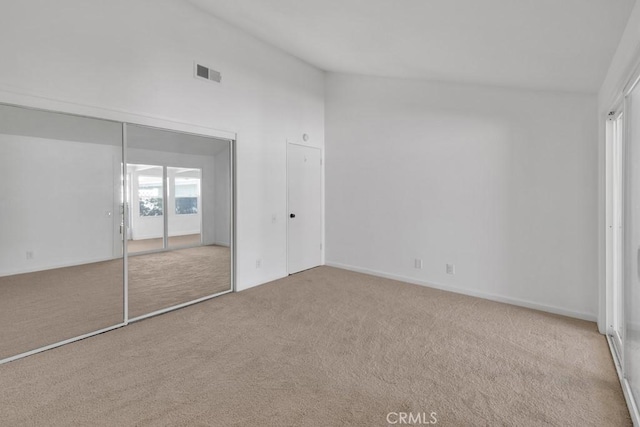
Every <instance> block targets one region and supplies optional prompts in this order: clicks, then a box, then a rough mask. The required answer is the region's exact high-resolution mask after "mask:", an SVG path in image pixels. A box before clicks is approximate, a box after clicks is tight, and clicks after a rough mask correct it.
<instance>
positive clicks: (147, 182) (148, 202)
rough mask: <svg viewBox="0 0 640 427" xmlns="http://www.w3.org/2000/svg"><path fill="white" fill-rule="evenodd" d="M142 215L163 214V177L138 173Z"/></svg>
mask: <svg viewBox="0 0 640 427" xmlns="http://www.w3.org/2000/svg"><path fill="white" fill-rule="evenodd" d="M138 200H139V204H140V216H162V214H163V211H164V203H163V194H162V178H161V177H154V176H145V175H138Z"/></svg>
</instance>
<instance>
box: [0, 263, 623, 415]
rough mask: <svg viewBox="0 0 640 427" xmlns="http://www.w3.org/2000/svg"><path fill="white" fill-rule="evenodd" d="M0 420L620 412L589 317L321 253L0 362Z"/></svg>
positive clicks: (608, 361) (620, 401)
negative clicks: (246, 285)
mask: <svg viewBox="0 0 640 427" xmlns="http://www.w3.org/2000/svg"><path fill="white" fill-rule="evenodd" d="M0 384H2V387H0V408H2V411H0V425H8V426H14V425H47V426H49V425H53V426H55V425H92V426H101V425H103V426H111V425H113V426H133V425H141V426H165V425H180V426H194V425H195V426H204V425H212V426H348V425H357V426H386V425H387V422H386V416H387V413H389V412H401V411H414V413H415V412H427V413H429V412H431V411H433V412H436V414H437V419H438V424H437V425H442V426H488V425H491V426H493V425H496V426H503V425H504V426H542V425H546V426H628V425H630V419H629V416H628V412H627V409H626V407H625V403H624V399H623V396H622V392H621V390H620V386H619V383H618V380H617V378H616V374H615V371H614V367H613V363H612V360H611V357H610V355H609V352H608V348H607V344H606V341H605V338H604V337H603V336H602V335H600V334H598V332H597V330H596V326H595V324H594V323H591V322H585V321H580V320H574V319H569V318H565V317H561V316H555V315H550V314H545V313H541V312H537V311H533V310H528V309H524V308H518V307H514V306H509V305H505V304H499V303H495V302H490V301H486V300H481V299H476V298H472V297H466V296H462V295H456V294H452V293H447V292H443V291H438V290H433V289H429V288H424V287H420V286H415V285H409V284H403V283H399V282H394V281H391V280H386V279H380V278H374V277H370V276H366V275H361V274H357V273H350V272H346V271H342V270H338V269H333V268H329V267H321V268H317V269H314V270H310V271H307V272H303V273H300V274H297V275H294V276H291V277H289V278H286V279H282V280H279V281H276V282H274V283H270V284H267V285H263V286H260V287H257V288H253V289H250V290H248V291H245V292H241V293H238V294H230V295H225V296H223V297H220V298H216V299H213V300H210V301H207V302H204V303H201V304H197V305H195V306H192V307H188V308H185V309H182V310H178V311H175V312H172V313H169V314H165V315H162V316H158V317H154V318H152V319H148V320H144V321H141V322H139V323H135V324H133V325H130V326H128V327H126V328H123V329H119V330H117V331H112V332H108V333H106V334H102V335H100V336H98V337H93V338H89V339H87V340H84V341H81V342H79V343H74V344H71V345H68V346H64V347H61V348H58V349H55V350H51V351H48V352H45V353H42V354H38V355H35V356H31V357H29V358H27V359H22V360H20V361H16V362H12V363H9V364H6V365H2V366H0Z"/></svg>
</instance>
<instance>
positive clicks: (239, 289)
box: [236, 274, 288, 292]
mask: <svg viewBox="0 0 640 427" xmlns="http://www.w3.org/2000/svg"><path fill="white" fill-rule="evenodd" d="M287 276H288V275H287V274H285V275H284V276H283V275H281V274H276V275H273V276H271V277H267V278H266V279H260V280H259V281H255V282H247V283H244V284H242V285H240V284H238V283H237V282H236V292H242V291H246V290H247V289H251V288H255V287H256V286H261V285H266V284H267V283H271V282H275V281H276V280H280V279H284V278H285V277H287Z"/></svg>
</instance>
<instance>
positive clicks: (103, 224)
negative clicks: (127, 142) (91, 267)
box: [0, 133, 122, 276]
mask: <svg viewBox="0 0 640 427" xmlns="http://www.w3.org/2000/svg"><path fill="white" fill-rule="evenodd" d="M116 136H117V133H116ZM116 141H117V140H116ZM121 153H122V149H121V147H119V146H117V145H115V146H114V145H109V144H95V143H93V144H92V143H84V142H75V141H61V140H51V139H45V138H34V137H30V136H16V135H0V182H1V183H3V186H2V192H0V206H2V207H3V208H2V221H0V236H2V238H1V239H0V276H4V275H10V274H18V273H25V272H30V271H38V270H43V269H49V268H56V267H63V266H70V265H78V264H84V263H90V262H97V261H105V260H108V259H112V258H117V257H119V256H121V255H122V251H121V250H118V248H117V247H116V242H117V243H119V244H120V245H122V243H121V240H120V234H119V231H117V232H114V230H115V229H116V228H118V229H119V224H120V216H119V215H118V209H119V198H118V197H117V196H119V181H120V162H121ZM70 182H75V184H74V185H69V183H70ZM27 253H30V254H31V256H27Z"/></svg>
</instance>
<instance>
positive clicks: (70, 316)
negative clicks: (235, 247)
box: [0, 246, 231, 425]
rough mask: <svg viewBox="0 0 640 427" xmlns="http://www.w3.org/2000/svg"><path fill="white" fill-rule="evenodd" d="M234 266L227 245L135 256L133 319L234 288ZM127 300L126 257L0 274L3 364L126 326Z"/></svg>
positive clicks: (0, 354) (131, 280)
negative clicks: (66, 342) (69, 340)
mask: <svg viewBox="0 0 640 427" xmlns="http://www.w3.org/2000/svg"><path fill="white" fill-rule="evenodd" d="M230 269H231V268H230V251H229V248H226V247H222V246H201V247H197V248H189V249H179V250H175V251H170V252H162V253H154V254H147V255H137V256H132V257H129V299H130V300H129V313H130V314H129V317H130V318H131V317H134V316H139V315H142V314H147V313H150V312H153V311H156V310H159V309H162V308H167V307H170V306H173V305H176V304H180V303H183V302H188V301H191V300H194V299H197V298H200V297H203V296H207V295H211V294H214V293H218V292H222V291H224V290H228V289H230V287H231V281H230ZM123 298H124V297H123V261H122V260H114V261H106V262H99V263H91V264H85V265H80V266H76V267H66V268H58V269H54V270H47V271H40V272H36V273H26V274H17V275H13V276H4V277H0V359H4V358H6V357H10V356H14V355H16V354H19V353H23V352H26V351H29V350H33V349H35V348H38V347H43V346H46V345H49V344H53V343H55V342H59V341H63V340H66V339H69V338H73V337H77V336H79V335H83V334H86V333H89V332H93V331H97V330H100V329H103V328H106V327H109V326H113V325H116V324H118V323H122V321H123V319H124V313H123ZM0 409H1V408H0ZM0 425H1V424H0Z"/></svg>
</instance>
